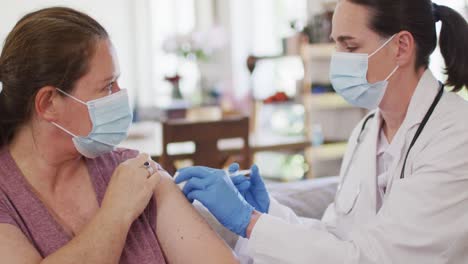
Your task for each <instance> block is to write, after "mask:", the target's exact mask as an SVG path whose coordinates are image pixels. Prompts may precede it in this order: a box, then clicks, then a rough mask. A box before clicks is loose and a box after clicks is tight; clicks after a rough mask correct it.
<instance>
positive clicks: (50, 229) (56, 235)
mask: <svg viewBox="0 0 468 264" xmlns="http://www.w3.org/2000/svg"><path fill="white" fill-rule="evenodd" d="M137 154H138V152H136V151H133V150H122V149H121V150H116V151H113V152H111V153H108V154H105V155H102V156H100V157H98V158H95V159H86V164H87V167H88V171H89V174H90V176H91V181H92V183H93V186H94V190H95V192H96V195H97V199H98V202H99V205H101V202H102V199H103V197H104V194H105V192H106V188H107V185H108V183H109V180H110V178H111V176H112V173H113V172H114V169H115V168H116V167H117V166H118V165H119V164H120V163H122V162H123V161H125V160H127V159H130V158H133V157H136V156H137ZM0 223H3V224H10V225H13V226H16V227H18V228H19V229H20V230H21V231H22V232H23V234H24V235H25V236H26V237H27V238H28V239H29V241H30V242H31V244H32V245H33V246H34V247H35V248H36V249H37V251H38V252H39V253H40V255H41V256H42V257H44V258H45V257H47V256H48V255H50V254H52V253H54V252H55V251H56V250H58V249H60V248H61V247H63V246H64V245H65V244H67V243H68V242H69V241H70V240H71V239H73V238H72V237H70V236H69V235H68V234H67V233H66V232H64V230H63V228H62V227H61V226H60V225H59V224H58V223H57V221H55V219H54V218H53V217H52V216H51V214H50V213H49V211H48V210H47V209H46V207H45V205H44V204H43V203H42V202H41V201H40V199H39V198H38V197H37V196H36V195H35V194H34V193H33V191H32V190H31V189H30V187H29V185H28V184H27V182H26V179H25V178H24V176H23V174H22V173H21V171H20V169H19V168H18V166H17V165H16V163H15V161H14V160H13V158H12V156H11V155H10V152H9V150H8V148H3V149H0ZM109 243H112V241H109ZM120 263H121V264H137V263H138V264H150V263H151V264H159V263H165V261H164V256H163V254H162V251H161V247H160V245H159V242H158V239H157V236H156V202H155V201H154V199H151V201H150V202H149V204H148V206H147V207H146V209H145V211H144V212H143V214H142V215H141V216H140V217H139V218H138V219H137V220H135V222H133V224H132V226H131V228H130V231H129V233H128V236H127V241H126V243H125V247H124V249H123V251H122V256H121V258H120Z"/></svg>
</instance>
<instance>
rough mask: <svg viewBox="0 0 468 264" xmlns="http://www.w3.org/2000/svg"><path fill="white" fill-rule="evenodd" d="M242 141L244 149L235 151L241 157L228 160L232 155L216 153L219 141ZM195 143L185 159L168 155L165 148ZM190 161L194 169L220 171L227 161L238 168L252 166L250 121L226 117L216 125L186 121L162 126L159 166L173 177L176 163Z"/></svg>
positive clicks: (207, 122) (171, 122)
mask: <svg viewBox="0 0 468 264" xmlns="http://www.w3.org/2000/svg"><path fill="white" fill-rule="evenodd" d="M231 138H241V139H242V140H243V147H242V149H240V150H237V151H235V152H237V154H240V156H241V157H236V159H230V157H232V154H233V153H232V152H231V151H230V152H229V153H227V152H226V151H221V150H220V149H218V141H219V140H221V139H231ZM189 141H190V142H194V143H195V152H194V153H193V154H188V155H170V154H168V151H167V149H168V145H169V144H171V143H180V142H189ZM182 159H190V160H192V161H193V165H197V166H208V167H213V168H222V167H223V166H224V165H226V163H227V162H228V161H229V162H231V161H236V162H238V163H239V164H240V166H241V168H248V167H249V166H250V165H251V152H250V146H249V118H248V117H229V118H223V119H221V120H219V121H201V122H197V121H189V120H185V119H181V120H168V121H166V122H164V123H163V152H162V155H161V158H160V160H159V161H160V164H161V165H162V166H163V167H164V168H165V169H166V170H167V171H168V172H169V173H171V175H173V174H174V173H175V171H176V166H175V163H174V162H175V161H177V160H182Z"/></svg>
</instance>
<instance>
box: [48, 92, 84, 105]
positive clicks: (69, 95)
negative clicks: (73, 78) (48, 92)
mask: <svg viewBox="0 0 468 264" xmlns="http://www.w3.org/2000/svg"><path fill="white" fill-rule="evenodd" d="M55 89H57V91H59V92H61V93H62V94H64V95H66V96H68V97H70V98H71V99H73V100H75V101H77V102H78V103H81V104H84V105H88V104H87V103H86V102H84V101H81V100H80V99H78V98H76V97H75V96H73V95H71V94H69V93H67V92H65V91H62V90H61V89H59V88H55Z"/></svg>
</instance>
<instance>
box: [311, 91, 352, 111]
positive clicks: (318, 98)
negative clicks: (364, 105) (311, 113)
mask: <svg viewBox="0 0 468 264" xmlns="http://www.w3.org/2000/svg"><path fill="white" fill-rule="evenodd" d="M304 103H305V104H307V105H308V106H310V108H311V109H312V110H327V109H349V108H356V107H354V106H352V105H350V104H349V103H348V102H346V101H345V100H344V99H343V97H341V96H340V95H338V94H336V93H323V94H311V93H310V94H309V93H308V94H305V95H304Z"/></svg>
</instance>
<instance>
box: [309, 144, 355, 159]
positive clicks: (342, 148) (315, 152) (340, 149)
mask: <svg viewBox="0 0 468 264" xmlns="http://www.w3.org/2000/svg"><path fill="white" fill-rule="evenodd" d="M346 147H347V142H339V143H330V144H324V145H321V146H319V147H312V151H311V155H312V160H313V161H326V160H339V159H342V158H343V156H344V155H345V153H346Z"/></svg>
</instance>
